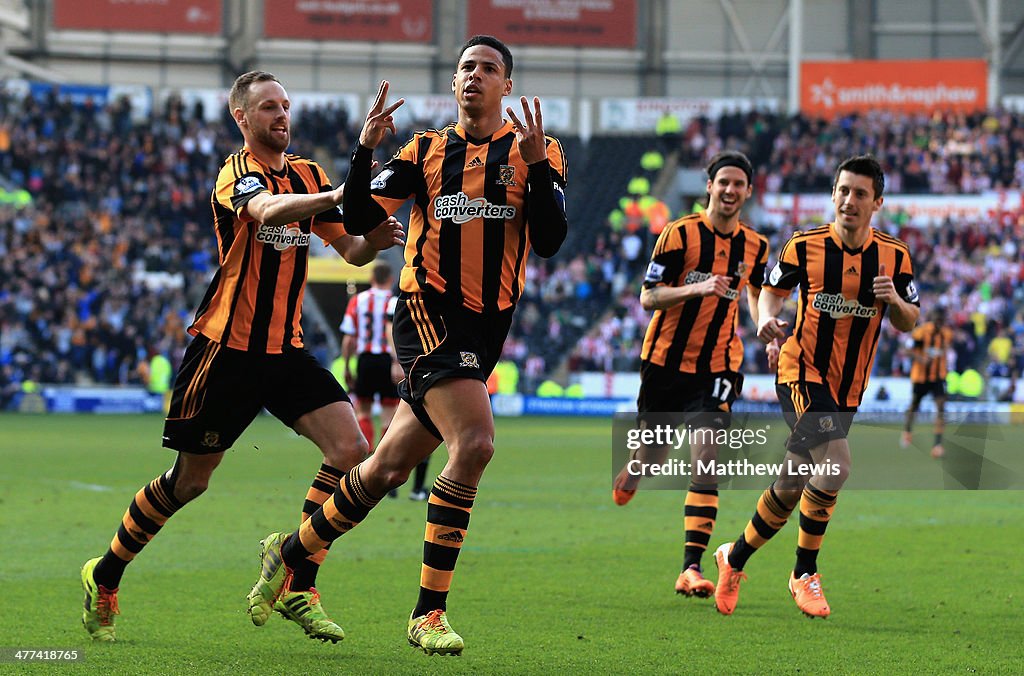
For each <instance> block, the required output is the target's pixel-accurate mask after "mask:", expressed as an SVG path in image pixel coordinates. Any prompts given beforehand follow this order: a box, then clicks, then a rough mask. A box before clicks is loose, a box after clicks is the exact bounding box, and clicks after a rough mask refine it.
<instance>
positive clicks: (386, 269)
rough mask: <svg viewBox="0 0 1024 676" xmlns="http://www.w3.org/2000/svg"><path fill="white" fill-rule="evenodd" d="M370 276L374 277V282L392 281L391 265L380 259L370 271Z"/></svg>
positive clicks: (384, 282)
mask: <svg viewBox="0 0 1024 676" xmlns="http://www.w3.org/2000/svg"><path fill="white" fill-rule="evenodd" d="M370 278H371V279H373V283H374V284H386V283H388V282H390V281H391V266H390V265H388V264H387V263H385V262H384V261H380V262H378V263H375V264H374V266H373V270H372V271H371V272H370Z"/></svg>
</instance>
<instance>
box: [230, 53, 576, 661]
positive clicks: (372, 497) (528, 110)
mask: <svg viewBox="0 0 1024 676" xmlns="http://www.w3.org/2000/svg"><path fill="white" fill-rule="evenodd" d="M511 76H512V54H511V52H509V50H508V47H506V46H505V44H504V43H502V42H501V41H500V40H498V39H496V38H493V37H491V36H475V37H472V38H470V39H469V40H468V41H467V42H466V43H465V44H464V45H463V46H462V49H461V50H460V54H459V60H458V65H457V68H456V72H455V73H454V74H453V76H452V84H451V87H452V91H453V92H454V94H455V100H456V103H457V104H458V110H459V115H458V122H457V123H456V124H452V125H449V126H447V127H445V128H443V129H440V130H428V131H424V132H420V133H417V134H415V135H414V136H413V138H412V140H411V141H409V142H408V143H406V145H405V146H404V147H403V148H402V149H401V151H399V153H398V154H397V155H395V157H394V158H392V159H391V161H389V162H388V163H387V164H386V165H385V166H384V169H383V171H382V172H381V173H380V174H379V175H378V176H377V177H376V179H374V181H373V183H372V185H371V183H370V156H371V154H372V150H373V148H375V147H376V146H377V145H378V144H379V143H380V140H381V139H382V138H383V136H384V134H385V132H386V131H388V130H391V131H392V132H393V131H394V123H393V118H392V117H391V114H392V113H393V112H394V111H395V109H396V108H397V107H398V106H399V105H401V104H402V100H401V99H400V100H399V101H397V102H396V103H394V104H392V105H391V106H387V107H386V106H385V101H386V97H387V92H388V83H387V82H383V83H381V88H380V91H379V92H378V95H377V99H376V101H375V103H374V105H373V107H372V108H371V109H370V112H369V114H368V115H367V118H366V122H365V124H364V126H363V129H362V132H361V133H360V137H359V145H358V147H357V149H356V151H355V153H354V155H353V161H352V166H351V169H350V171H349V176H348V180H347V184H348V187H349V191H347V192H346V194H345V201H344V209H345V217H346V219H347V220H346V223H347V225H348V226H349V227H350V228H352V232H357V230H355V229H354V228H355V226H354V225H353V224H355V223H363V224H364V226H365V227H369V225H370V224H371V223H373V222H374V219H378V220H379V219H380V218H383V217H385V216H387V214H389V213H393V212H394V211H395V210H396V209H398V207H399V206H400V205H401V204H402V203H404V202H405V201H406V200H408V199H412V200H413V209H412V216H411V219H410V226H409V238H408V243H407V245H406V249H405V267H403V269H402V273H401V276H400V281H399V287H400V289H401V294H400V296H399V301H398V307H397V309H396V311H395V321H394V341H395V347H396V349H397V351H398V359H399V361H400V362H401V364H402V367H403V369H404V370H405V380H404V381H402V383H401V384H400V386H399V393H400V395H401V397H402V402H401V403H400V404H399V407H398V411H397V412H396V413H395V418H394V420H393V421H392V423H391V426H390V427H389V428H388V433H387V435H386V436H385V437H384V439H382V440H381V442H380V444H379V446H378V447H377V450H376V452H375V453H374V454H373V455H371V456H370V457H369V458H368V459H367V460H365V461H364V462H362V463H360V464H359V465H357V466H356V467H354V468H353V469H352V470H350V471H349V472H348V473H347V474H346V476H345V479H344V480H343V481H342V483H341V485H340V486H339V488H338V490H337V491H336V492H335V494H334V496H333V497H332V498H330V499H329V500H327V502H325V503H324V506H323V508H322V509H321V510H319V511H318V512H317V513H315V514H313V515H312V516H311V517H310V518H309V519H307V520H306V522H305V523H304V524H302V527H301V528H300V529H299V530H298V531H297V532H295V533H291V534H287V533H285V534H282V533H273V534H271V535H270V536H269V537H268V538H266V539H265V540H264V555H263V568H262V570H261V574H260V579H259V581H258V582H257V584H256V586H255V587H253V589H252V591H251V592H250V594H249V608H250V614H251V616H252V618H253V621H254V622H255V623H256V624H262V623H263V622H265V621H266V617H267V615H268V613H269V608H270V605H271V604H272V603H273V601H274V599H275V598H276V596H277V595H278V594H279V593H287V591H288V585H287V583H286V579H287V576H286V571H287V570H288V569H290V568H291V566H294V565H296V564H298V563H301V562H302V561H303V560H304V559H305V558H306V557H307V556H309V555H311V554H313V553H314V552H317V551H319V550H320V549H322V548H323V547H325V546H326V545H327V544H328V543H330V542H332V541H333V540H335V539H337V538H338V537H340V536H341V535H343V534H344V533H346V532H347V531H349V530H350V529H352V528H353V527H355V526H356V525H357V524H358V523H359V522H361V521H362V520H363V519H364V518H365V517H366V515H367V514H368V513H369V511H370V510H371V509H372V508H373V507H374V506H375V505H376V504H377V503H378V501H379V500H380V498H381V496H383V495H385V494H386V493H387V492H388V491H389V490H391V489H392V488H395V487H397V486H400V485H401V484H402V483H404V482H405V480H406V479H407V477H408V476H409V472H410V471H411V470H412V469H413V468H414V467H415V466H416V465H417V464H418V463H419V462H420V461H422V460H423V459H424V458H426V457H428V456H429V455H430V454H431V453H433V452H434V449H436V448H437V447H438V445H439V444H440V443H441V441H442V440H444V442H445V445H446V446H447V448H448V463H447V464H446V465H445V467H444V469H443V470H441V473H440V475H439V476H438V477H437V479H436V481H435V482H434V485H433V488H432V489H431V492H430V498H429V501H428V506H427V525H426V533H425V537H424V540H425V542H424V545H423V565H422V567H421V572H420V584H419V599H418V601H417V602H416V605H415V607H414V609H413V611H412V614H411V616H410V618H409V621H408V625H407V636H408V640H409V643H410V644H411V645H413V646H415V647H418V648H420V649H422V650H424V651H425V652H427V653H428V654H430V653H442V654H459V653H461V652H462V650H463V646H464V642H463V639H462V637H461V636H459V635H458V634H457V633H456V632H455V631H454V630H452V628H451V626H450V624H449V623H448V618H447V612H446V609H447V605H446V604H447V597H448V590H449V588H450V585H451V581H452V576H453V574H454V571H455V564H456V561H457V558H458V555H459V551H460V548H461V546H462V543H463V540H464V538H465V537H466V531H467V528H468V526H469V516H470V511H471V509H472V508H473V503H474V500H475V499H476V493H477V485H478V484H479V482H480V477H481V476H482V475H483V472H484V468H485V467H486V466H487V463H488V462H489V461H490V459H491V456H492V455H493V453H494V419H493V417H492V414H491V407H490V399H489V398H488V395H487V386H486V384H485V383H486V380H487V377H488V375H489V374H490V373H491V371H492V370H493V369H494V365H495V363H496V362H497V360H498V358H499V357H500V355H501V350H502V346H503V344H504V342H505V337H506V336H507V334H508V330H509V326H510V325H511V322H512V313H513V311H514V310H515V306H516V302H517V301H518V300H519V296H520V294H521V292H522V289H523V282H524V274H525V269H526V257H527V255H529V252H530V249H533V250H534V251H536V252H537V254H539V255H540V256H543V257H549V256H553V255H554V254H555V253H556V252H557V251H558V249H559V247H560V246H561V244H562V241H563V240H564V239H565V236H566V232H567V223H566V217H565V209H564V198H563V187H564V185H565V176H566V165H565V158H564V156H563V154H562V148H561V145H560V144H559V143H558V141H557V140H555V139H554V138H552V137H550V136H545V135H544V127H543V123H542V117H541V106H540V100H539V99H537V98H534V99H533V102H532V106H531V105H530V103H529V102H528V101H527V100H526V98H525V97H522V98H521V99H520V100H521V105H522V112H521V114H522V116H523V119H522V120H520V119H519V116H518V115H517V114H516V113H515V112H514V111H513V110H512V108H506V109H505V111H506V112H507V113H508V117H509V119H508V120H505V119H503V118H502V107H501V106H502V97H503V96H506V95H508V94H509V93H510V92H511V91H512V80H511ZM282 561H283V563H284V565H281V562H282Z"/></svg>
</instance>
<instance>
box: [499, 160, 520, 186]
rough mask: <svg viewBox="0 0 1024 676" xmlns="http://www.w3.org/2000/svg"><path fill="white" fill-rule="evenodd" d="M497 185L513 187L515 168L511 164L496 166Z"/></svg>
mask: <svg viewBox="0 0 1024 676" xmlns="http://www.w3.org/2000/svg"><path fill="white" fill-rule="evenodd" d="M495 183H497V184H498V185H507V186H513V185H515V184H516V168H515V167H514V166H512V165H511V164H499V165H498V180H497V181H495Z"/></svg>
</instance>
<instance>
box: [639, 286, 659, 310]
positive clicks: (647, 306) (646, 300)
mask: <svg viewBox="0 0 1024 676" xmlns="http://www.w3.org/2000/svg"><path fill="white" fill-rule="evenodd" d="M640 307H642V308H643V309H644V310H646V311H647V312H653V311H655V310H657V309H658V304H657V303H656V302H655V301H654V293H652V291H651V289H644V290H643V291H641V292H640Z"/></svg>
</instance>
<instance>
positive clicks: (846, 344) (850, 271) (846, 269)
mask: <svg viewBox="0 0 1024 676" xmlns="http://www.w3.org/2000/svg"><path fill="white" fill-rule="evenodd" d="M883 265H884V266H885V270H886V274H887V275H889V276H891V277H892V278H893V284H894V285H895V286H896V292H897V293H898V294H899V295H900V297H902V298H903V299H904V300H906V301H907V302H908V303H913V304H914V305H918V304H919V302H918V298H917V289H916V288H915V286H914V269H913V264H912V262H911V260H910V250H909V249H908V248H907V245H906V243H904V242H903V241H902V240H899V239H896V238H895V237H891V236H890V235H887V234H885V233H883V232H880V231H879V230H876V229H875V228H871V231H870V233H869V234H868V238H867V240H866V241H865V242H864V244H863V246H861V247H860V248H859V249H856V250H853V249H849V248H847V247H846V246H845V245H844V244H843V241H842V240H841V239H840V238H839V235H838V233H837V232H836V231H835V224H833V223H829V224H828V225H823V226H821V227H818V228H814V229H812V230H808V231H806V232H798V233H796V234H794V235H793V237H792V238H791V239H790V240H789V241H788V242H786V244H785V246H784V247H783V248H782V251H781V253H780V254H779V262H778V263H777V264H776V266H775V267H774V268H773V269H772V271H771V273H770V274H769V275H768V280H767V281H766V282H765V286H764V289H765V290H766V291H769V292H771V293H775V294H777V295H779V296H789V294H790V293H791V292H792V290H793V289H794V288H796V287H797V286H799V287H800V296H799V302H798V304H797V315H796V323H795V325H794V327H793V334H792V335H791V336H790V337H789V338H787V339H786V342H785V343H784V344H783V345H782V352H781V354H780V355H779V371H778V376H777V381H778V382H780V383H792V382H797V383H808V382H810V383H823V384H827V385H828V387H829V390H830V392H831V393H832V396H833V397H834V398H835V401H836V403H837V404H839V405H840V406H854V407H855V406H859V405H860V400H861V397H863V396H864V389H865V388H866V387H867V384H868V377H869V376H870V375H871V368H872V365H873V364H874V361H875V349H876V348H877V347H878V335H879V332H880V330H881V325H882V316H883V315H884V314H885V309H886V304H885V303H883V302H882V301H880V300H876V299H875V294H874V292H873V287H874V278H875V277H877V276H878V272H879V269H880V268H881V266H883Z"/></svg>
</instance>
